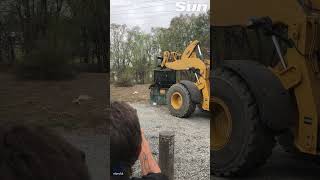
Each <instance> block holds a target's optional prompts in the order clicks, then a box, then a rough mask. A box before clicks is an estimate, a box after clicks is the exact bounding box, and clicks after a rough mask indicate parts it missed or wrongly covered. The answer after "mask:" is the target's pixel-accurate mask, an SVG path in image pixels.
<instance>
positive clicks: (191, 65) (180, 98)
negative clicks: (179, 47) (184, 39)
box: [151, 40, 210, 118]
mask: <svg viewBox="0 0 320 180" xmlns="http://www.w3.org/2000/svg"><path fill="white" fill-rule="evenodd" d="M203 57H204V55H203V54H202V51H201V48H200V44H199V41H197V40H195V41H193V42H190V44H189V46H188V47H187V48H186V49H185V50H184V52H183V53H182V54H180V53H179V52H170V51H165V52H164V53H163V56H162V57H160V58H159V59H160V60H161V65H160V67H161V69H160V70H156V71H155V73H154V78H155V80H154V84H153V85H152V86H151V100H152V101H153V102H158V103H157V104H160V103H159V99H161V98H155V97H159V96H160V97H161V95H160V94H162V97H164V98H165V99H166V100H165V102H164V103H161V104H167V105H168V108H169V111H170V113H171V114H172V115H174V116H176V117H180V118H185V117H189V116H190V115H191V114H192V113H193V112H194V111H195V109H196V106H197V105H198V107H200V108H201V109H203V110H206V111H209V104H210V81H209V72H210V60H206V59H204V58H203ZM168 70H169V71H168ZM176 71H190V72H192V73H193V74H194V76H195V77H196V81H195V82H193V81H190V80H181V81H179V82H177V81H176V76H174V75H173V76H172V74H175V73H176ZM170 73H171V75H170ZM170 77H171V78H170ZM168 79H172V80H171V81H168ZM157 95H158V96H157ZM162 99H163V98H162Z"/></svg>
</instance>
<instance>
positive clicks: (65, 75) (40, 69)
mask: <svg viewBox="0 0 320 180" xmlns="http://www.w3.org/2000/svg"><path fill="white" fill-rule="evenodd" d="M50 43H51V42H50V41H49V40H43V41H39V42H37V47H36V48H34V49H33V50H32V51H31V52H29V53H27V54H26V55H24V56H23V57H22V59H21V60H20V61H19V62H18V64H17V74H18V76H19V77H20V78H24V79H47V80H61V79H69V78H74V77H75V76H76V71H75V69H74V68H73V65H72V64H71V60H72V54H71V50H70V49H69V48H67V47H66V46H65V45H64V44H63V42H62V41H60V42H59V40H57V42H56V43H60V44H61V45H59V44H58V45H56V46H52V45H51V44H50Z"/></svg>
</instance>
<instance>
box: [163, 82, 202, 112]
mask: <svg viewBox="0 0 320 180" xmlns="http://www.w3.org/2000/svg"><path fill="white" fill-rule="evenodd" d="M167 104H168V108H169V111H170V114H171V115H173V116H176V117H179V118H186V117H189V116H190V115H191V114H192V113H193V112H194V111H195V109H196V104H195V103H193V102H192V100H191V95H190V92H189V91H188V89H187V88H186V87H185V86H184V85H182V84H174V85H172V86H171V87H170V88H169V90H168V93H167Z"/></svg>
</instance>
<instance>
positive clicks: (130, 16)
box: [110, 0, 210, 32]
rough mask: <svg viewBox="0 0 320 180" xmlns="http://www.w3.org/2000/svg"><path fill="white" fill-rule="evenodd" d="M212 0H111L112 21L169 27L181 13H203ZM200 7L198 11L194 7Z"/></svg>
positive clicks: (130, 25) (148, 29)
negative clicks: (172, 20)
mask: <svg viewBox="0 0 320 180" xmlns="http://www.w3.org/2000/svg"><path fill="white" fill-rule="evenodd" d="M209 3H210V0H111V8H110V9H111V23H117V24H127V25H128V26H129V27H133V26H140V27H141V28H142V30H143V31H146V32H150V30H151V27H169V24H170V20H171V19H172V18H173V17H175V16H178V15H179V14H192V13H194V14H199V13H200V12H201V13H203V12H204V10H205V6H207V8H209V7H210V4H209ZM196 8H198V11H192V9H194V10H195V9H196Z"/></svg>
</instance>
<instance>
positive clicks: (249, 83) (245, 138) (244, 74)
mask: <svg viewBox="0 0 320 180" xmlns="http://www.w3.org/2000/svg"><path fill="white" fill-rule="evenodd" d="M210 34H211V35H210V42H211V44H210V46H211V52H210V55H211V61H210V63H209V61H207V60H203V58H201V52H197V51H199V50H200V48H199V49H198V47H199V46H198V44H199V42H197V41H195V42H193V43H191V44H190V45H189V47H188V48H187V49H186V50H185V52H184V53H183V54H182V55H180V54H179V53H176V52H165V53H164V56H163V57H162V58H161V60H162V64H161V66H162V68H166V69H167V70H168V69H169V71H167V70H166V71H167V72H170V70H173V71H176V70H187V69H189V70H191V71H192V72H194V73H195V76H197V81H196V82H190V81H180V82H178V83H177V82H175V81H174V80H173V81H171V82H170V83H171V84H170V83H169V84H166V85H167V86H162V85H161V82H162V81H163V80H168V79H170V78H168V77H169V76H163V77H164V78H162V80H159V79H157V82H156V83H155V84H158V90H159V92H162V93H159V94H160V96H161V95H162V96H166V97H167V104H168V107H169V110H170V112H171V114H172V115H174V116H177V117H188V116H190V115H191V113H192V112H193V111H194V109H195V106H196V104H200V106H201V107H202V108H203V109H205V110H209V111H210V113H211V114H212V117H211V120H210V155H211V158H210V164H211V167H210V170H211V173H212V174H214V175H216V176H241V175H245V174H247V173H249V172H251V171H252V170H253V169H254V168H257V167H259V166H261V165H263V164H264V163H265V162H266V160H267V159H268V157H269V156H270V155H271V153H272V149H273V147H274V145H275V144H276V142H278V143H279V144H280V145H281V146H282V147H283V148H284V149H285V150H286V151H289V152H294V153H298V154H300V155H304V156H306V157H308V158H311V159H319V153H320V133H319V130H318V129H319V123H318V121H319V113H320V66H319V63H320V1H319V0H308V1H307V0H281V1H279V0H268V1H256V0H242V1H237V0H212V1H211V17H210ZM197 55H199V56H200V58H198V56H197ZM160 74H161V73H160ZM167 75H168V74H167ZM160 79H161V78H160ZM173 79H174V78H173ZM163 87H164V88H163Z"/></svg>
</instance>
